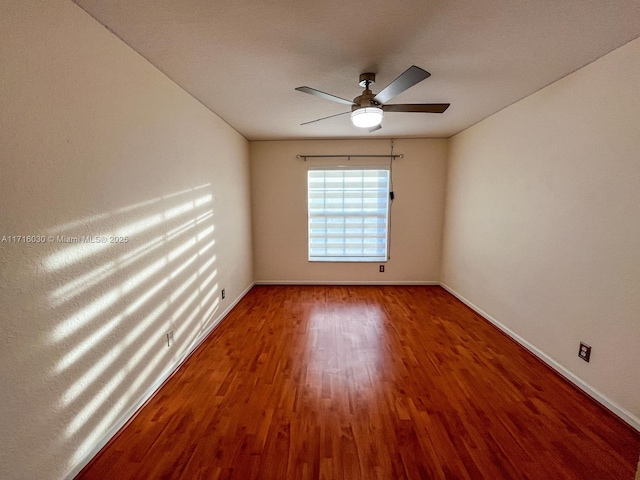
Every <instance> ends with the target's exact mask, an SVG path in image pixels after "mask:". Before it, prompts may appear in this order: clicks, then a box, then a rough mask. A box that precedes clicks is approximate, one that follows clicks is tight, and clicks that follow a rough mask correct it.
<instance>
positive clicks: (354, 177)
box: [308, 168, 389, 262]
mask: <svg viewBox="0 0 640 480" xmlns="http://www.w3.org/2000/svg"><path fill="white" fill-rule="evenodd" d="M308 201H309V261H311V262H380V261H386V260H387V237H388V223H389V170H388V169H377V170H374V169H366V170H363V169H360V170H355V169H353V170H352V169H344V168H341V169H332V170H309V172H308Z"/></svg>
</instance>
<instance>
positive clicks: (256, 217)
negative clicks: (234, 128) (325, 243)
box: [250, 139, 447, 283]
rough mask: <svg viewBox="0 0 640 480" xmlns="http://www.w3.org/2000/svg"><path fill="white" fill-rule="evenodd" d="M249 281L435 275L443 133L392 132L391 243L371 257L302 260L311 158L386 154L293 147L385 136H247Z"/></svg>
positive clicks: (353, 147) (368, 144) (361, 143)
mask: <svg viewBox="0 0 640 480" xmlns="http://www.w3.org/2000/svg"><path fill="white" fill-rule="evenodd" d="M250 149H251V185H252V216H253V232H254V259H255V264H254V271H255V279H256V282H265V283H271V282H273V283H286V282H293V283H305V282H309V283H322V282H328V283H339V282H344V283H412V282H415V283H427V282H438V280H439V271H440V245H441V236H442V218H443V201H444V182H445V174H446V149H447V141H446V140H409V139H403V140H396V141H395V146H394V153H401V154H404V158H401V159H397V160H395V161H394V164H393V183H394V192H395V200H394V202H393V206H392V211H391V251H390V259H389V261H388V262H387V263H386V264H385V273H380V272H379V270H378V267H379V262H378V263H322V262H308V261H307V169H308V167H309V166H313V165H344V164H349V165H385V166H388V165H389V159H388V158H385V159H357V158H354V159H351V160H347V159H344V158H343V159H308V160H307V161H306V162H305V161H303V160H300V159H297V158H296V155H297V154H308V155H312V154H313V155H321V154H322V155H333V154H345V153H346V154H354V155H355V154H380V155H387V154H389V153H390V151H391V146H390V141H389V140H307V141H273V142H251V145H250Z"/></svg>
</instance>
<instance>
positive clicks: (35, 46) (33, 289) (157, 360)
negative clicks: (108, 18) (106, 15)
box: [0, 0, 253, 479]
mask: <svg viewBox="0 0 640 480" xmlns="http://www.w3.org/2000/svg"><path fill="white" fill-rule="evenodd" d="M0 65H2V67H1V71H2V73H1V74H0V102H1V104H0V145H1V153H0V155H1V158H0V161H1V167H0V197H1V198H0V237H1V236H8V235H43V236H44V237H45V239H46V237H48V236H53V237H54V238H55V237H57V236H69V237H74V236H78V235H122V236H128V237H129V241H128V243H124V244H109V243H107V244H81V245H78V244H64V243H57V242H56V241H51V240H48V241H46V243H41V244H25V243H8V242H7V239H6V238H5V242H4V243H0V287H1V290H0V305H2V308H1V309H0V329H1V332H2V334H1V335H0V374H1V376H0V405H2V407H1V410H0V432H2V435H0V478H3V479H36V478H37V479H58V478H61V477H63V476H64V475H65V474H73V472H75V471H77V468H79V466H80V465H81V463H82V462H83V461H85V460H86V459H87V457H86V456H87V455H90V454H91V453H92V452H93V451H94V450H95V448H96V446H99V445H100V443H101V442H103V441H104V440H105V439H106V438H108V436H109V434H110V433H113V429H112V427H113V426H114V425H117V424H118V422H122V421H123V420H124V419H126V418H127V416H128V415H129V414H131V413H133V411H132V408H133V407H135V405H137V404H138V403H139V401H140V400H141V399H142V398H144V396H145V395H146V394H148V393H149V392H150V391H151V389H153V387H154V386H155V385H157V381H159V380H160V379H162V378H163V376H164V375H165V374H166V373H167V372H168V371H169V370H170V369H171V368H173V367H174V366H175V364H176V362H177V361H179V360H180V358H181V357H182V356H183V355H184V354H185V352H187V351H188V350H189V348H190V346H191V345H193V343H194V342H195V341H197V339H198V337H200V336H201V335H203V333H204V332H206V331H207V330H208V329H209V328H211V327H212V326H213V325H214V324H215V323H216V322H217V321H218V320H219V318H220V317H221V315H222V314H223V313H224V311H226V310H227V309H228V307H230V306H231V305H232V304H233V302H234V301H235V300H237V299H238V298H239V297H240V296H241V295H242V294H243V292H244V291H245V290H246V289H247V288H248V287H249V286H250V285H251V284H252V280H253V273H252V258H251V254H252V252H251V231H250V214H249V211H250V201H249V192H250V190H249V186H250V185H249V160H248V154H249V148H248V142H247V141H246V140H245V139H244V138H243V137H242V136H240V135H239V134H238V133H237V132H235V131H234V130H232V129H231V128H230V127H229V126H228V125H226V124H225V123H224V122H223V121H222V120H220V118H218V117H217V116H215V115H214V114H212V113H211V112H210V111H209V110H207V109H205V108H204V107H203V106H202V105H201V104H200V103H198V102H197V101H196V100H194V99H193V98H192V97H191V96H189V95H188V94H187V93H185V92H184V91H183V90H181V89H180V88H179V87H177V86H176V85H175V84H174V83H172V82H171V81H170V80H169V79H167V78H166V77H165V76H164V75H162V74H161V73H160V72H158V71H157V70H156V69H155V68H154V67H153V66H151V65H150V64H149V63H148V62H146V61H145V60H144V59H143V58H141V57H140V56H139V55H137V54H136V53H135V52H133V51H132V50H131V49H129V48H128V47H127V46H126V45H124V44H123V43H122V42H121V41H119V40H118V39H117V38H116V37H115V36H113V35H112V34H110V33H109V32H108V31H107V30H106V29H105V28H104V27H102V26H100V25H99V24H98V23H97V22H95V21H94V20H93V19H91V18H90V17H88V16H87V15H86V14H85V13H84V12H83V11H82V10H81V9H80V8H78V7H77V6H76V5H74V4H73V3H71V2H70V1H66V0H47V1H36V0H20V1H3V4H2V14H1V15H0ZM221 288H225V289H226V292H227V299H226V300H223V301H221V300H220V292H219V290H220V289H221ZM170 328H173V329H174V334H175V344H174V345H173V346H172V347H171V348H168V347H167V346H166V343H165V342H166V339H165V333H166V331H167V330H168V329H170ZM79 462H80V463H79Z"/></svg>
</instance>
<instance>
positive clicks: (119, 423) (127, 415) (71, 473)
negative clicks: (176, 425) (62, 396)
mask: <svg viewBox="0 0 640 480" xmlns="http://www.w3.org/2000/svg"><path fill="white" fill-rule="evenodd" d="M253 285H254V284H253V283H251V284H250V285H249V286H248V287H247V288H246V289H245V290H244V291H243V292H242V293H241V294H240V295H238V297H237V298H236V299H235V300H234V301H233V302H232V303H231V304H230V305H229V306H228V307H227V308H226V309H225V310H224V311H223V312H222V313H220V314H219V315H218V316H217V317H216V318H214V319H213V321H211V325H210V326H209V327H208V328H207V329H206V330H205V331H203V332H202V333H201V334H200V335H199V336H198V338H196V339H195V340H194V341H193V342H192V343H191V345H190V346H188V347H187V348H186V349H185V351H184V353H183V354H182V355H180V357H179V358H178V359H177V360H176V361H175V362H173V363H172V364H171V365H170V366H169V367H168V368H167V369H166V370H165V371H164V372H163V373H162V374H161V375H160V376H159V377H158V379H157V380H156V381H155V382H154V383H153V385H151V387H149V389H148V390H147V391H146V392H144V393H143V394H142V395H141V396H140V397H139V398H138V400H137V401H136V402H134V403H133V404H132V405H131V407H130V408H128V409H127V410H126V411H124V412H123V413H122V414H121V415H120V416H119V417H118V418H117V420H116V421H115V422H114V423H113V425H112V426H111V428H110V429H109V430H107V431H106V432H105V434H104V435H103V436H102V438H101V439H100V441H98V442H97V443H96V444H95V445H94V446H93V448H91V450H89V451H88V452H86V453H85V454H84V455H83V456H82V458H81V459H80V460H78V462H77V463H76V464H75V465H73V466H72V467H71V468H69V469H68V470H67V472H66V473H65V474H64V476H63V477H62V478H64V479H65V480H73V478H75V477H76V475H78V474H79V473H80V471H81V470H82V469H83V468H84V467H85V466H86V465H87V464H88V463H89V462H90V461H91V459H92V458H93V457H95V456H96V455H97V454H98V452H99V451H100V450H102V448H103V447H104V446H105V445H106V444H107V443H108V442H109V440H111V439H112V438H113V437H114V436H115V435H116V434H117V433H118V432H119V431H120V429H121V428H122V427H123V426H124V425H125V424H126V423H127V422H128V421H129V420H130V419H131V417H133V415H135V413H136V412H137V411H138V410H139V409H140V407H142V406H143V405H144V404H145V402H147V401H148V400H149V399H150V398H151V397H152V396H153V395H154V394H155V393H156V392H157V391H158V389H159V388H160V387H161V386H162V385H163V384H164V382H166V381H167V379H168V378H169V377H171V375H173V373H174V372H175V371H176V370H178V368H180V367H181V366H182V364H183V363H184V361H185V360H186V359H187V358H188V357H189V355H191V354H192V353H193V352H195V351H196V349H197V348H198V347H199V346H200V345H201V344H202V342H204V341H205V340H206V338H207V337H208V336H209V335H210V334H211V332H212V331H213V330H214V329H215V328H216V327H217V326H218V325H219V324H220V322H221V321H222V320H223V319H224V317H226V316H227V314H228V313H229V312H230V311H231V309H233V307H235V306H236V305H237V304H238V302H239V301H240V300H242V298H244V296H245V295H246V294H247V293H248V292H249V290H251V289H252V288H253ZM214 315H215V313H214Z"/></svg>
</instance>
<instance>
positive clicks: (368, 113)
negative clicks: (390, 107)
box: [351, 107, 382, 128]
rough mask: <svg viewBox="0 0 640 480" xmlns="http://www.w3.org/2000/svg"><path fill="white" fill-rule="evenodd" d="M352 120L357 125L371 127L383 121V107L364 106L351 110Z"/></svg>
mask: <svg viewBox="0 0 640 480" xmlns="http://www.w3.org/2000/svg"><path fill="white" fill-rule="evenodd" d="M351 121H352V122H353V124H354V125H355V126H356V127H359V128H371V127H376V126H378V125H380V123H381V122H382V109H381V108H378V107H362V108H358V109H357V110H354V111H353V112H351Z"/></svg>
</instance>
